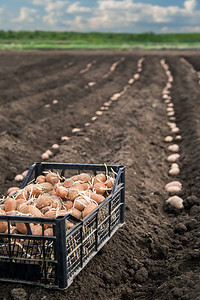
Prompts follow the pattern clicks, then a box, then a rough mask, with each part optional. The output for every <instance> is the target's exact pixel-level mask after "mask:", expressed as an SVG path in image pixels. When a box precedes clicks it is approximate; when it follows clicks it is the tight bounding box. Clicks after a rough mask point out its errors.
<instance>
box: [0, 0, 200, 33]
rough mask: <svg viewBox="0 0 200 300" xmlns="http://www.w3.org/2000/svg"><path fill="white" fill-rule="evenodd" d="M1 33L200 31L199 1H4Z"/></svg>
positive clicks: (0, 13) (0, 4)
mask: <svg viewBox="0 0 200 300" xmlns="http://www.w3.org/2000/svg"><path fill="white" fill-rule="evenodd" d="M0 30H5V31H7V30H15V31H19V30H31V31H32V30H44V31H80V32H92V31H97V32H127V33H142V32H154V33H171V32H177V33H180V32H200V1H197V0H166V1H164V0H163V1H157V0H82V1H76V0H75V1H72V0H1V1H0Z"/></svg>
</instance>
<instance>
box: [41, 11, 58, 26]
mask: <svg viewBox="0 0 200 300" xmlns="http://www.w3.org/2000/svg"><path fill="white" fill-rule="evenodd" d="M43 21H44V22H45V23H48V24H49V25H55V24H57V22H58V21H57V17H56V16H55V15H54V13H51V14H48V15H46V16H44V17H43Z"/></svg>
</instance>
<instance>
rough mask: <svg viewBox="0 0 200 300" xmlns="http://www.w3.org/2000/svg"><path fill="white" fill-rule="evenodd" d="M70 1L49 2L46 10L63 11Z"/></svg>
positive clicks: (49, 11)
mask: <svg viewBox="0 0 200 300" xmlns="http://www.w3.org/2000/svg"><path fill="white" fill-rule="evenodd" d="M67 3H68V1H56V2H50V1H49V2H48V3H47V5H46V7H45V11H46V12H48V13H56V12H57V13H59V12H61V11H62V9H63V7H65V5H66V4H67Z"/></svg>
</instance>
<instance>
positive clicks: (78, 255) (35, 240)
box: [0, 163, 125, 289]
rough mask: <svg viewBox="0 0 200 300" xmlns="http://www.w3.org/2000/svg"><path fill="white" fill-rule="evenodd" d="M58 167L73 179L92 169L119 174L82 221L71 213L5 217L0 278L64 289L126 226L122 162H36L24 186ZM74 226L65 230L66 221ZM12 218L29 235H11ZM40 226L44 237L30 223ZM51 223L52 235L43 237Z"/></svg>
mask: <svg viewBox="0 0 200 300" xmlns="http://www.w3.org/2000/svg"><path fill="white" fill-rule="evenodd" d="M49 170H51V171H56V172H57V171H59V173H60V174H61V176H66V173H67V176H66V177H70V176H71V175H75V174H79V173H81V172H84V171H87V172H91V173H93V175H96V174H98V172H105V173H106V172H108V174H110V173H112V174H113V171H114V173H115V177H116V179H115V184H114V187H113V190H112V192H111V194H110V195H109V196H108V197H107V198H106V199H105V200H104V201H103V202H102V203H101V204H100V205H99V206H98V207H97V208H96V209H95V210H94V211H93V212H92V213H91V214H90V215H88V216H87V217H85V218H84V219H82V220H79V219H77V218H75V217H73V216H72V215H70V214H66V215H64V216H59V217H57V218H45V217H25V216H10V215H9V216H8V215H0V222H7V224H8V233H0V281H7V282H9V281H10V282H19V283H28V284H32V285H42V286H45V287H48V288H58V289H65V288H67V287H68V286H69V285H70V284H71V283H72V281H73V279H74V278H75V277H76V276H77V274H78V273H79V272H80V271H81V270H82V269H83V268H84V266H85V265H86V264H87V263H88V262H89V261H90V260H91V259H92V257H93V256H94V255H95V254H96V253H97V252H98V251H99V250H100V249H101V248H102V247H103V246H104V244H105V243H106V242H107V241H108V240H109V239H110V238H111V236H112V235H113V234H114V233H115V232H116V231H117V230H118V229H119V227H121V226H122V225H123V224H124V209H125V172H124V171H125V167H124V166H120V165H107V166H105V165H94V164H70V163H69V164H68V163H65V164H59V163H35V164H34V165H32V166H31V168H30V169H29V172H28V174H27V176H26V177H25V179H24V181H23V182H22V185H21V188H24V187H25V186H26V185H27V184H28V183H30V182H31V181H34V180H35V178H36V177H37V176H38V175H40V174H42V173H43V172H45V171H49ZM66 220H69V221H70V222H72V223H73V224H74V226H73V227H72V228H71V229H70V230H68V231H66V229H65V222H66ZM12 222H21V223H24V224H25V225H26V227H27V234H26V235H23V234H12V233H11V230H10V229H11V224H12ZM31 223H34V224H40V225H41V226H42V235H33V234H32V232H31V229H30V224H31ZM47 224H51V225H52V226H53V236H46V235H44V228H45V226H46V225H47Z"/></svg>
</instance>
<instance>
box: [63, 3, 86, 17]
mask: <svg viewBox="0 0 200 300" xmlns="http://www.w3.org/2000/svg"><path fill="white" fill-rule="evenodd" d="M79 4H80V2H75V3H73V4H71V5H70V6H69V7H68V8H67V10H66V12H67V13H69V14H76V13H84V12H90V11H91V9H90V8H89V7H84V6H80V5H79Z"/></svg>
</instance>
